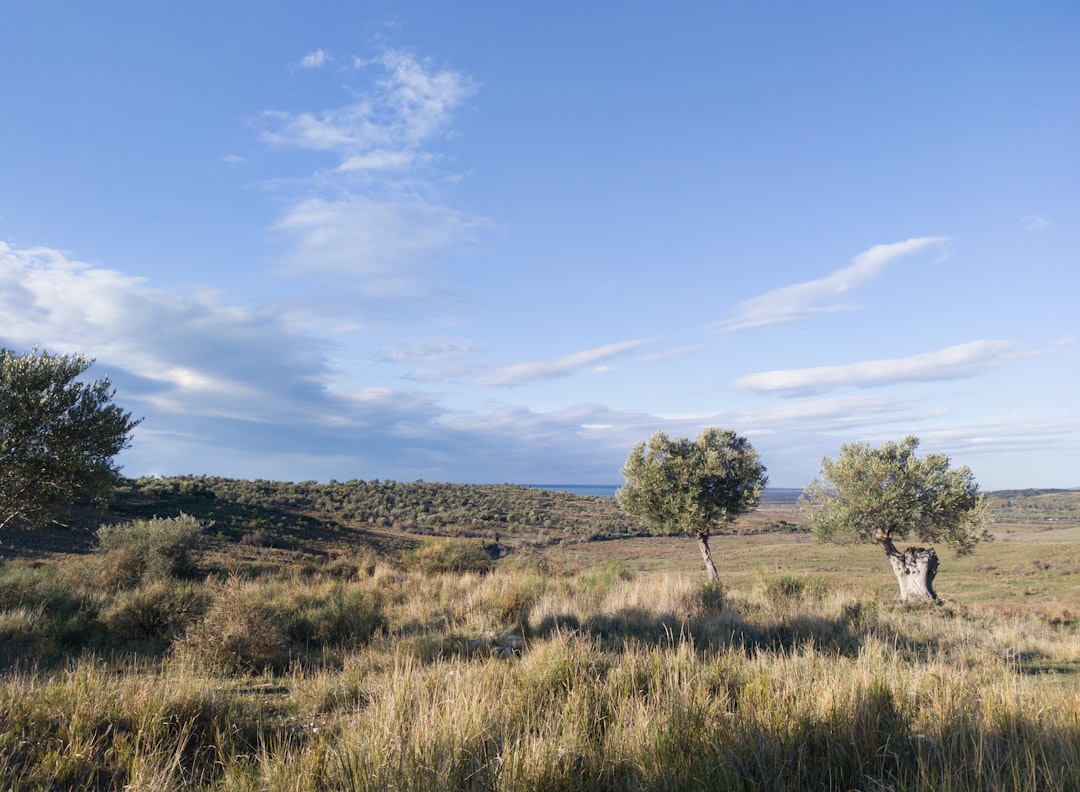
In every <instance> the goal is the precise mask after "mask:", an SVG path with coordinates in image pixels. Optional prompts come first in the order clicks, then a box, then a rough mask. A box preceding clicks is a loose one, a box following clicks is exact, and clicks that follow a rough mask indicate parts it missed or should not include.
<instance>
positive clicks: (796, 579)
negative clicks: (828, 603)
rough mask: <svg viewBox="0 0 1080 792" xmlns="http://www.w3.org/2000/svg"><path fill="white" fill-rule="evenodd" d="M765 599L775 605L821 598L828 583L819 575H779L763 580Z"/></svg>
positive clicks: (825, 591) (826, 589)
mask: <svg viewBox="0 0 1080 792" xmlns="http://www.w3.org/2000/svg"><path fill="white" fill-rule="evenodd" d="M762 590H763V592H764V595H765V599H767V600H768V601H769V602H771V603H772V604H774V605H779V604H781V603H784V602H795V601H799V600H820V599H821V598H822V597H824V596H825V595H826V594H827V593H828V584H827V583H826V582H825V581H824V580H823V579H822V578H821V577H820V576H818V575H803V576H797V575H778V576H777V577H773V578H768V579H767V580H763V581H762Z"/></svg>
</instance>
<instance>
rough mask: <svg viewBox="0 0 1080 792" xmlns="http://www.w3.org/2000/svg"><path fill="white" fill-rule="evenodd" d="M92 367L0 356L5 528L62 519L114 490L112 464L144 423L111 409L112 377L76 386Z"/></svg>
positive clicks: (69, 359)
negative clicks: (80, 505) (84, 502)
mask: <svg viewBox="0 0 1080 792" xmlns="http://www.w3.org/2000/svg"><path fill="white" fill-rule="evenodd" d="M92 364H93V361H92V360H87V359H86V358H84V357H83V356H82V355H50V354H49V353H47V352H42V351H38V350H37V349H35V350H33V351H32V352H30V353H27V354H22V355H20V354H17V353H15V352H12V351H11V350H8V349H0V528H3V527H7V526H12V527H15V526H22V527H31V526H37V525H43V524H47V523H49V522H53V521H57V520H60V519H63V518H64V517H65V516H66V515H67V514H69V513H70V510H71V507H72V506H73V504H74V503H75V502H76V501H79V500H93V499H97V498H101V497H103V496H105V495H107V494H108V492H109V491H110V490H111V488H112V486H113V485H114V484H115V483H116V481H117V479H118V475H119V469H118V468H117V467H116V466H115V464H114V462H113V458H114V457H115V456H116V455H117V454H118V453H120V451H121V450H122V449H124V448H126V447H127V445H128V437H129V434H130V432H131V430H132V429H133V428H134V427H135V426H136V425H137V424H138V423H139V422H138V421H137V420H133V419H132V418H131V413H128V412H125V411H123V410H122V409H120V407H118V406H116V405H115V404H113V403H112V399H113V396H114V395H115V391H114V390H113V389H112V386H111V384H110V382H109V379H108V377H105V378H103V379H100V380H97V381H93V382H84V381H82V380H80V379H79V377H80V376H81V375H82V374H84V373H85V372H86V370H87V369H89V368H90V366H91V365H92Z"/></svg>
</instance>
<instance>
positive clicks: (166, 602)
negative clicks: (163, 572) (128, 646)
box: [99, 578, 208, 639]
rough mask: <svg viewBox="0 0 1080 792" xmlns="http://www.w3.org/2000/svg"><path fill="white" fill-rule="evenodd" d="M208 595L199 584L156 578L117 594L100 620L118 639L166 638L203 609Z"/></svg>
mask: <svg viewBox="0 0 1080 792" xmlns="http://www.w3.org/2000/svg"><path fill="white" fill-rule="evenodd" d="M207 599H208V596H207V594H206V590H205V588H204V587H202V586H196V585H192V584H190V583H180V582H176V581H172V580H166V579H163V578H159V579H157V580H152V581H150V582H148V583H145V584H143V585H141V586H139V587H138V588H134V589H130V590H127V591H122V592H120V593H119V594H117V596H116V598H115V599H114V600H113V602H112V604H111V605H109V607H107V608H105V609H104V610H103V611H102V613H101V615H100V617H99V618H100V620H101V622H102V623H103V624H104V625H105V626H106V627H107V628H108V629H109V630H111V631H112V632H114V633H115V634H117V635H119V636H120V637H121V638H165V639H171V638H174V637H176V636H177V635H179V634H181V633H182V632H183V631H184V628H185V627H187V626H188V624H190V623H191V622H192V621H194V620H195V619H196V618H198V617H199V616H201V615H202V614H203V613H205V612H206V607H207Z"/></svg>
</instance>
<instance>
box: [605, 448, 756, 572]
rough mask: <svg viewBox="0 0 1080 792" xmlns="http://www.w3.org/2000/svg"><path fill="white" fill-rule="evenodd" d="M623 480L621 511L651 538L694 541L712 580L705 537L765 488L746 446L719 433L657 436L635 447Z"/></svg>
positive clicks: (752, 503) (753, 501)
mask: <svg viewBox="0 0 1080 792" xmlns="http://www.w3.org/2000/svg"><path fill="white" fill-rule="evenodd" d="M622 474H623V476H624V477H625V478H626V484H625V485H623V486H622V487H620V488H619V490H618V492H617V493H616V499H617V500H618V503H619V506H621V507H622V508H623V510H624V511H626V512H627V513H628V514H630V515H631V516H633V517H636V518H638V519H640V520H641V521H642V522H643V523H644V524H645V525H646V526H647V527H648V528H649V530H650V531H652V532H653V533H656V534H679V533H689V534H694V535H696V536H697V537H698V541H699V543H700V546H701V553H702V557H703V558H704V559H705V567H706V571H707V572H708V574H709V578H710V579H716V577H717V575H716V567H715V566H714V565H713V562H712V557H711V553H710V551H709V545H708V538H709V535H710V534H711V533H712V532H713V531H715V530H717V529H719V528H721V527H722V526H724V525H726V524H728V523H730V522H731V521H732V520H734V519H735V518H736V517H738V516H739V515H741V514H743V513H744V512H746V511H748V510H749V509H751V508H753V507H754V506H756V505H757V503H758V501H759V500H760V498H761V494H762V492H764V490H765V485H766V484H767V483H768V477H767V476H766V475H765V466H764V465H762V464H761V460H760V459H759V458H758V453H757V451H755V450H754V448H753V446H751V445H750V442H749V441H748V440H747V439H746V438H745V437H740V436H738V435H736V434H735V432H733V431H731V430H730V429H718V428H709V429H705V430H704V431H702V432H701V433H700V434H699V435H698V436H697V438H696V439H694V440H690V439H688V438H685V437H680V438H669V437H668V436H667V435H666V434H664V433H663V432H656V433H655V434H654V435H653V436H652V437H651V438H649V441H648V443H638V444H637V445H636V446H634V448H633V450H631V452H630V456H629V457H628V458H627V460H626V464H625V465H624V466H623V469H622Z"/></svg>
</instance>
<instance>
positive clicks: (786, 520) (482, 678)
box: [0, 488, 1080, 792]
mask: <svg viewBox="0 0 1080 792" xmlns="http://www.w3.org/2000/svg"><path fill="white" fill-rule="evenodd" d="M137 494H140V497H142V496H145V495H146V493H145V491H142V490H140V492H139V493H137ZM173 494H175V495H176V496H177V497H180V496H181V495H183V497H185V498H187V499H188V500H187V502H186V505H187V506H189V507H190V506H197V505H198V503H197V501H198V500H199V498H202V499H203V500H204V501H207V502H209V498H208V496H206V495H205V493H203V494H201V495H199V494H198V493H197V492H196V493H194V495H193V492H192V491H191V489H190V488H189V491H188V492H186V493H180V492H179V488H178V489H177V492H175V493H173ZM323 494H325V493H323ZM323 494H320V496H319V497H320V498H321V497H323ZM460 494H462V493H457V494H455V496H454V497H457V495H460ZM1046 495H1047V494H1046V493H1031V494H1013V495H1012V496H1011V497H1005V498H1002V499H1001V501H1000V503H1001V511H1000V512H995V514H996V515H997V514H1000V515H1003V516H1002V517H1001V518H1000V519H999V518H998V517H997V516H996V517H995V519H996V520H998V521H996V522H995V533H996V534H997V535H998V540H997V541H995V542H993V543H990V544H987V545H983V546H980V547H979V549H978V551H977V553H976V554H975V555H974V556H970V557H966V558H960V559H957V558H953V557H951V556H950V555H949V554H948V553H947V552H944V551H943V552H942V553H941V555H942V564H941V570H940V572H939V575H938V578H937V581H936V586H937V589H938V592H939V594H940V595H941V596H942V597H943V598H944V599H945V600H946V601H945V603H944V604H943V605H937V606H927V607H902V606H900V605H898V604H897V603H895V602H894V599H895V591H894V589H895V581H894V580H893V578H892V575H891V572H890V571H889V570H888V565H887V563H886V561H885V558H884V556H883V554H881V552H880V551H879V550H875V549H873V548H857V547H838V546H831V545H818V544H815V543H814V542H813V541H812V540H811V539H810V537H809V536H808V535H807V534H806V533H805V532H804V531H802V530H801V529H800V528H799V525H798V517H797V512H796V511H795V510H794V507H793V506H792V504H790V503H774V504H771V505H770V504H766V505H765V506H763V507H762V508H761V509H759V511H758V512H757V513H756V514H754V515H752V516H750V517H749V518H747V520H746V521H745V522H744V523H743V524H741V525H740V526H738V531H737V532H736V533H734V534H732V535H730V536H719V537H716V538H714V540H713V553H714V560H715V561H716V563H717V566H718V568H719V570H720V575H721V581H722V585H720V586H717V585H707V584H705V583H704V570H703V567H702V564H701V560H700V557H699V556H698V554H697V549H696V545H695V543H694V542H693V541H692V540H691V539H687V538H681V537H644V536H638V535H635V533H634V531H633V530H632V529H631V528H625V526H624V527H620V524H618V523H615V522H612V521H611V519H612V518H610V515H606V514H605V513H603V512H602V511H599V510H602V509H603V508H605V506H604V504H597V503H595V502H593V499H584V500H582V501H580V502H578V501H575V500H574V499H573V497H572V496H571V497H570V499H569V500H565V501H561V500H560V502H559V503H558V504H555V505H552V504H549V511H547V512H544V511H542V510H540V509H539V508H535V507H534V508H519V507H522V506H523V505H528V504H522V503H517V502H516V501H515V503H517V505H513V506H512V507H511V506H508V507H507V511H506V513H507V514H509V513H511V512H512V513H514V514H519V515H521V516H522V517H523V518H524V519H522V520H520V521H517V522H515V521H513V520H509V519H508V520H500V519H498V511H497V509H494V507H493V506H492V504H494V503H495V502H496V501H485V504H486V505H487V506H488V507H491V508H492V509H493V510H492V511H490V512H489V513H490V514H495V518H493V520H491V521H489V523H490V524H485V521H484V520H479V519H478V520H477V521H476V523H477V524H472V523H469V524H468V525H467V526H464V527H467V528H468V530H464V529H463V525H462V521H461V520H460V519H458V518H457V517H455V519H454V520H447V521H445V523H444V524H445V525H446V526H449V527H448V528H446V529H438V528H437V524H438V521H437V520H435V519H434V518H433V519H432V520H431V522H430V525H433V526H436V528H435V529H433V530H431V532H430V533H426V534H423V535H419V534H417V533H415V532H414V531H410V530H403V526H402V525H398V524H394V521H392V520H391V521H390V522H391V524H390V525H381V524H373V523H372V522H371V521H369V520H366V519H365V520H364V521H363V522H362V523H360V524H350V522H349V521H348V520H341V519H337V518H333V519H331V518H332V517H333V515H328V513H327V511H326V509H325V508H324V509H323V511H322V512H321V513H320V514H321V516H319V514H315V513H313V512H305V511H304V510H303V509H300V508H298V506H297V503H296V502H291V503H292V505H291V507H290V510H287V511H281V512H280V513H279V512H276V511H274V509H277V508H279V506H280V504H279V506H274V507H273V508H272V507H271V505H270V504H269V503H268V502H261V503H247V504H246V505H244V504H240V503H239V501H229V503H228V504H226V503H224V501H225V500H226V499H225V496H224V495H218V496H216V498H215V500H217V501H219V502H218V503H215V504H214V506H213V508H214V509H216V510H217V511H216V519H220V520H221V522H218V523H217V524H215V525H214V526H210V527H209V528H208V529H206V531H205V532H204V533H203V535H202V536H201V537H200V538H199V540H198V542H197V543H194V544H193V545H192V546H191V547H190V548H187V549H186V550H184V552H183V553H174V552H173V549H175V548H174V545H176V541H177V540H176V536H177V535H178V533H177V530H178V529H179V528H182V527H183V526H180V525H179V523H176V524H172V523H170V524H169V526H166V527H169V528H170V530H171V531H172V533H171V534H169V533H168V532H167V531H165V530H164V529H163V528H162V526H163V525H164V523H162V522H160V521H153V520H149V521H147V525H150V526H151V529H152V530H151V529H148V530H150V532H149V533H147V534H145V536H148V537H149V539H147V540H146V541H143V540H141V539H140V540H139V542H141V544H140V543H139V542H136V541H135V539H130V540H128V541H127V542H126V543H125V542H123V541H121V542H116V543H114V544H113V545H111V546H110V547H109V549H105V548H104V547H103V548H99V549H97V550H96V551H88V550H89V549H90V547H91V545H92V544H93V543H92V542H90V541H89V540H87V538H86V537H85V536H84V537H82V539H83V541H82V542H81V543H80V542H75V543H74V545H72V544H71V543H70V540H69V546H68V547H64V546H63V536H61V535H50V536H48V537H38V538H36V539H34V540H28V537H4V538H5V548H6V549H7V552H8V554H9V555H8V558H7V559H6V560H5V561H4V563H3V564H2V565H0V647H2V649H0V664H2V669H3V670H2V674H0V789H18V790H24V789H25V790H36V789H41V790H46V789H116V790H120V789H132V790H173V789H196V790H267V789H269V790H278V789H282V790H285V789H289V790H339V789H345V790H375V789H380V790H381V789H388V790H389V789H412V790H429V789H430V790H442V789H461V790H465V789H507V790H511V789H515V790H516V789H566V790H571V789H595V790H608V789H718V790H797V789H798V790H812V789H836V790H851V789H863V790H908V789H910V790H915V789H933V790H970V789H981V790H1028V789H1034V790H1062V791H1063V792H1064V790H1074V789H1080V684H1077V683H1078V682H1080V619H1078V616H1077V614H1080V585H1078V584H1080V543H1076V542H1073V541H1070V540H1069V537H1070V536H1072V532H1073V531H1075V530H1076V525H1075V522H1074V521H1075V519H1076V517H1075V515H1076V511H1075V510H1074V506H1075V499H1076V498H1077V497H1080V496H1078V495H1077V494H1075V493H1073V494H1071V495H1069V496H1066V497H1060V493H1050V494H1049V495H1050V496H1051V497H1049V498H1048V497H1046ZM195 496H197V497H195ZM275 497H276V495H275ZM425 497H426V496H425ZM447 497H449V496H447ZM469 497H473V495H469ZM491 497H493V498H495V497H497V498H503V497H507V498H510V499H511V500H514V499H516V498H518V497H519V494H518V493H514V492H512V491H507V492H496V493H494V494H493V495H492V496H491ZM520 497H525V496H524V495H521V496H520ZM545 497H546V496H545ZM1029 499H1034V501H1032V500H1029ZM143 500H147V499H146V498H143ZM500 502H501V501H500ZM1033 502H1035V503H1037V504H1038V505H1037V506H1036V507H1032V506H1031V504H1032V503H1033ZM508 503H509V501H508ZM1007 503H1008V504H1016V505H1006V504H1007ZM162 505H163V504H162V501H161V500H160V499H159V500H157V501H153V502H151V501H149V500H147V502H142V503H135V502H133V501H132V500H130V499H129V500H128V501H127V502H125V503H120V504H117V505H116V507H115V508H116V509H117V512H116V513H117V514H120V515H122V516H125V518H133V517H136V516H137V515H138V514H141V513H143V512H149V513H150V514H153V513H155V512H156V513H165V512H164V510H160V511H159V509H160V508H161V506H162ZM172 505H176V504H175V502H173V504H172ZM240 505H244V508H243V509H240V508H239V506H240ZM301 505H302V504H301ZM203 506H204V507H205V508H210V507H209V506H207V503H203ZM324 506H325V504H324ZM350 508H353V507H350ZM395 508H398V507H397V506H395ZM409 508H412V507H409ZM561 509H569V510H570V513H571V514H574V515H577V518H575V519H577V520H578V521H577V522H574V523H572V524H564V523H560V522H558V521H559V519H560V518H559V514H560V513H561V512H560V510H561ZM1040 509H1042V511H1040ZM423 513H424V512H423V511H422V510H417V511H416V512H415V514H423ZM410 514H413V512H410ZM530 515H531V516H530ZM582 515H593V517H591V518H586V517H583V516H582ZM596 515H599V517H597V516H596ZM460 516H461V515H458V517H460ZM140 519H141V518H140ZM410 519H414V518H410ZM545 519H547V520H550V521H551V522H552V525H549V526H547V527H548V528H551V532H550V535H548V534H545V532H544V526H543V524H542V523H543V521H544V520H545ZM590 519H597V520H603V521H604V522H603V526H604V528H603V530H597V528H596V525H591V524H590ZM234 520H236V521H237V522H235V523H234V522H233V521H234ZM241 520H243V521H246V522H242V523H241V522H239V521H241ZM259 520H263V521H264V522H263V523H260V522H258V521H259ZM538 525H539V526H540V527H539V529H538V527H537V526H538ZM170 526H171V527H170ZM1048 526H1050V527H1048ZM406 527H407V526H406ZM414 527H422V526H420V525H419V522H417V523H416V525H415V526H414ZM154 530H157V531H158V533H154V532H153V531H154ZM133 536H134V534H133ZM19 538H22V539H23V540H24V541H22V542H21V543H19V542H16V541H15V540H16V539H19ZM144 538H145V537H144ZM583 538H593V539H594V541H581V539H583ZM9 539H11V541H9ZM168 541H172V542H173V544H172V545H169V544H168ZM20 545H21V546H20ZM163 558H165V559H167V560H168V561H169V563H168V564H163V563H162V559H163ZM174 562H175V563H174Z"/></svg>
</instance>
